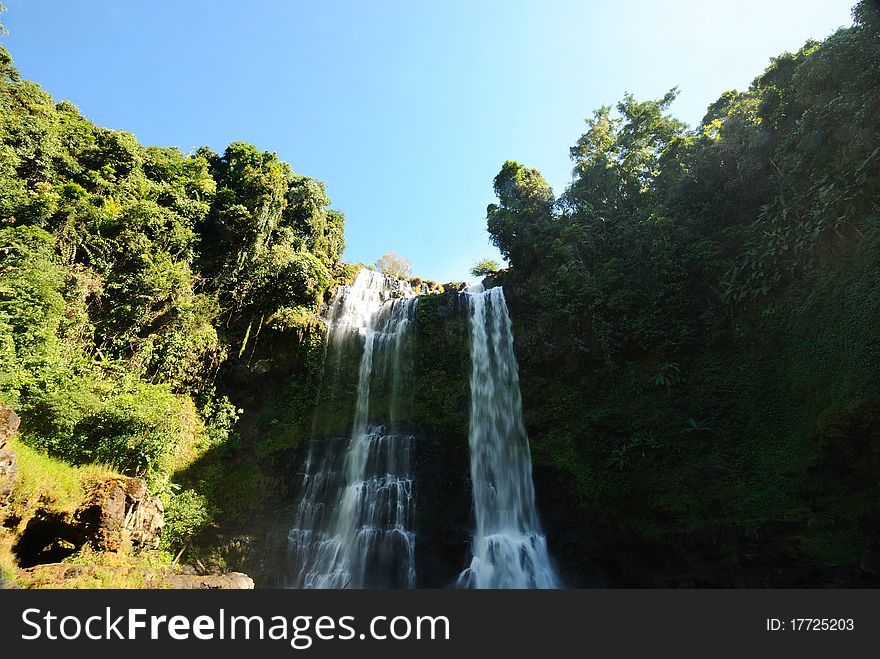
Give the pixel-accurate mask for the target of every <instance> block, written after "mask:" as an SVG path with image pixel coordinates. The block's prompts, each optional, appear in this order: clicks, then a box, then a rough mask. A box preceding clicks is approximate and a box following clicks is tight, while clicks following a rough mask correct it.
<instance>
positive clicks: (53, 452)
mask: <svg viewBox="0 0 880 659" xmlns="http://www.w3.org/2000/svg"><path fill="white" fill-rule="evenodd" d="M329 203H330V202H329V200H328V198H327V196H326V194H325V192H324V185H323V184H322V183H321V182H319V181H316V180H314V179H311V178H308V177H306V176H301V175H299V174H296V173H294V171H293V170H292V169H291V168H290V167H289V166H288V165H287V164H286V163H284V162H281V161H279V159H278V158H277V156H276V155H275V154H272V153H268V152H265V153H261V152H260V151H259V150H258V149H256V148H255V147H254V146H251V145H249V144H244V143H241V142H236V143H233V144H231V145H229V147H227V148H226V150H225V151H224V152H223V153H222V154H217V153H214V152H213V151H211V149H208V148H201V149H198V150H196V151H194V152H192V153H187V154H185V153H182V152H180V151H179V150H178V149H176V148H161V147H153V146H151V147H144V146H142V145H141V144H139V143H138V141H137V140H136V139H135V137H134V136H133V135H131V134H129V133H125V132H122V131H117V130H110V129H106V128H101V127H99V126H96V125H95V124H93V123H92V122H90V121H89V120H88V119H86V118H84V117H83V116H82V115H81V114H80V112H79V111H78V110H77V108H76V107H75V106H74V105H73V104H71V103H69V102H67V101H62V102H60V103H56V102H55V101H54V100H53V99H52V98H51V97H50V96H49V95H48V94H47V93H45V92H44V91H43V90H41V89H40V87H39V86H38V85H36V84H34V83H32V82H29V81H26V80H21V79H20V78H19V75H18V73H17V71H16V69H15V68H14V67H13V64H12V60H11V58H10V55H9V54H8V53H7V51H6V50H4V49H2V48H0V364H2V367H0V402H3V403H6V404H7V405H8V406H10V407H12V408H13V409H14V410H15V411H16V412H17V413H18V415H19V416H20V417H21V418H22V433H21V437H20V442H22V443H23V444H25V445H27V446H29V447H32V448H34V449H37V450H38V451H42V452H46V453H48V454H49V455H50V456H54V457H56V458H60V459H62V460H64V461H66V462H67V463H71V464H86V463H101V464H104V465H107V466H108V467H110V468H111V469H113V470H115V471H118V472H122V473H124V474H127V475H132V476H140V477H143V478H145V479H146V480H147V482H148V483H149V485H150V487H151V489H152V490H153V491H154V492H156V493H160V494H161V495H162V496H163V498H164V499H165V502H166V506H167V508H168V515H169V519H170V520H171V522H170V524H169V526H168V532H167V533H166V534H165V544H166V546H167V548H168V549H175V550H176V549H178V548H179V547H181V546H182V545H183V544H184V543H185V541H186V540H188V538H189V536H190V535H191V533H192V532H194V531H196V530H198V528H199V527H201V526H203V525H204V524H206V523H207V522H209V521H210V519H212V518H214V517H218V516H222V515H223V514H225V513H228V512H229V511H228V510H224V508H225V507H228V506H227V505H226V504H227V503H229V504H230V505H234V506H240V507H243V508H244V509H247V500H245V501H244V502H242V497H241V496H240V493H235V492H234V491H233V490H234V488H233V487H232V486H229V485H228V484H229V483H234V482H236V480H237V477H236V474H240V473H244V474H247V475H248V476H249V477H250V479H248V478H243V479H242V480H243V481H244V482H243V483H241V485H242V487H243V488H244V490H245V491H247V492H248V495H247V496H249V497H251V499H250V500H260V499H261V497H263V496H264V494H265V493H264V492H262V491H261V489H260V487H259V479H258V478H255V472H256V475H258V473H259V471H258V469H256V468H255V467H254V462H253V458H252V457H251V456H248V455H247V454H243V453H242V451H241V450H240V447H239V440H238V434H237V433H236V431H235V429H234V425H235V422H236V419H237V418H238V416H239V414H240V411H241V410H240V409H237V408H236V407H235V406H234V405H233V404H232V403H230V400H229V397H228V396H227V394H228V393H229V392H228V391H225V390H224V391H221V390H219V389H218V380H217V378H218V373H219V374H220V375H221V379H222V374H223V373H224V372H228V371H234V369H235V368H236V364H240V363H241V364H247V363H249V362H250V361H251V360H252V359H254V354H255V353H254V351H255V349H258V346H259V345H260V344H262V343H266V342H269V341H271V340H272V338H273V337H275V336H278V335H283V336H285V337H286V338H285V343H286V344H288V345H289V350H291V351H292V352H293V354H295V355H301V354H305V353H307V352H308V350H306V351H300V352H299V353H298V352H297V346H301V345H302V346H306V347H307V348H308V347H309V346H314V345H315V344H317V345H320V330H319V328H320V326H319V325H316V323H315V321H314V317H315V314H316V312H317V310H318V307H319V305H320V304H321V302H322V301H323V299H324V295H325V293H326V292H327V290H328V288H329V287H331V286H332V285H333V284H334V282H335V280H336V278H337V277H339V276H340V274H345V273H347V270H346V268H344V267H343V266H342V264H341V263H340V260H339V259H340V254H341V252H342V249H343V246H344V238H343V223H344V218H343V216H342V214H341V213H340V212H339V211H336V210H333V209H331V208H329ZM346 276H347V275H346ZM301 370H302V369H301ZM305 372H306V373H307V369H305ZM220 389H222V385H221V386H220ZM306 405H308V404H307V403H306ZM303 414H304V415H305V416H304V418H305V421H304V423H307V422H308V417H309V414H310V410H309V409H308V407H306V409H305V411H303ZM294 434H295V433H294ZM220 455H222V456H223V457H225V458H227V459H226V460H220V459H219V458H216V459H214V462H216V463H217V464H216V465H215V467H216V468H215V469H214V471H210V470H205V469H203V470H202V471H200V472H199V478H200V479H202V480H201V482H200V483H199V484H195V483H189V484H188V487H189V489H183V490H181V485H180V484H179V483H175V474H179V473H182V471H183V470H185V469H187V468H188V467H190V466H191V465H192V464H193V463H195V462H197V461H199V460H201V461H202V462H204V461H205V460H206V459H209V458H210V456H220ZM242 455H244V457H240V456H242ZM235 456H239V457H238V458H235V459H234V460H233V458H234V457H235ZM205 479H207V480H205ZM178 480H179V479H178ZM220 482H226V483H227V487H225V488H224V490H223V492H226V494H223V493H218V491H217V489H218V488H216V487H214V485H215V484H217V483H220ZM218 497H219V499H218ZM224 497H225V500H220V499H223V498H224ZM175 520H176V525H175Z"/></svg>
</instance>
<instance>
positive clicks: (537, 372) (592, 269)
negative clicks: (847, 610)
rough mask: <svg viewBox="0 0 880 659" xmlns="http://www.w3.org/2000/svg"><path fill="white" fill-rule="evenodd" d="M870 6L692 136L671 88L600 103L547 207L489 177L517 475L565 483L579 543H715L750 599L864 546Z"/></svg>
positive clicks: (516, 182)
mask: <svg viewBox="0 0 880 659" xmlns="http://www.w3.org/2000/svg"><path fill="white" fill-rule="evenodd" d="M875 7H876V3H871V2H868V1H864V2H860V3H859V4H858V5H857V6H856V8H855V9H854V16H855V25H854V26H853V27H852V28H849V29H843V30H839V31H838V32H836V33H834V34H833V35H831V36H830V37H829V38H828V39H826V40H825V41H824V42H822V43H816V42H808V43H807V44H806V45H805V46H804V47H803V48H802V49H801V50H799V51H797V52H795V53H784V54H783V55H781V56H779V57H777V58H775V59H774V60H772V62H771V64H770V66H769V67H768V68H767V70H766V71H765V72H764V73H763V74H761V75H760V76H758V77H757V78H756V79H755V81H754V82H753V83H752V85H751V86H750V88H749V89H748V90H746V91H743V92H736V91H730V92H726V93H724V94H723V95H722V96H721V97H720V98H719V99H718V100H717V101H716V102H715V103H713V104H712V105H711V106H710V107H709V108H708V110H707V113H706V116H705V118H704V119H703V121H702V122H701V124H700V125H699V126H697V127H696V128H695V129H693V130H689V129H688V128H687V127H686V126H685V125H684V124H682V123H681V122H679V121H677V120H676V119H675V118H674V117H672V116H670V114H669V107H670V103H671V102H672V101H673V100H674V98H675V93H676V91H675V90H674V89H673V90H672V91H670V92H669V93H668V94H666V95H665V96H664V97H663V98H661V99H656V100H649V101H637V100H636V99H634V98H633V97H632V96H630V95H627V96H625V97H624V99H623V100H622V101H621V102H620V103H618V104H617V106H616V108H615V110H612V109H611V108H610V107H603V108H600V109H599V110H597V111H596V112H595V113H594V114H593V115H592V117H591V118H589V119H588V120H587V130H586V132H585V133H584V135H583V136H582V137H581V138H580V139H579V140H578V141H577V143H576V144H575V145H574V146H573V147H572V148H571V151H570V155H571V157H572V159H573V161H574V165H575V167H574V173H573V179H572V181H571V184H570V185H569V186H568V188H567V189H566V190H565V192H564V193H563V194H562V196H561V198H560V199H559V200H558V201H557V202H555V203H554V202H553V200H552V198H551V197H550V195H549V188H548V187H547V186H546V185H545V184H543V183H542V181H543V179H542V178H541V176H540V173H538V172H537V171H535V170H530V169H527V168H525V167H523V166H522V165H519V164H517V163H512V162H506V163H505V164H504V165H503V167H502V169H501V171H500V173H499V174H498V177H496V179H495V191H496V194H497V196H498V199H499V203H498V204H493V205H492V206H490V207H489V209H488V213H487V223H488V228H489V232H490V235H491V238H492V240H493V242H494V243H495V244H496V245H497V246H498V247H499V249H500V250H501V251H502V254H504V255H505V256H509V258H510V263H511V266H512V267H511V268H510V269H508V270H506V271H502V272H499V273H498V275H496V279H497V281H499V283H502V284H503V285H504V286H505V292H506V297H507V299H508V303H509V305H510V307H511V314H512V317H513V318H514V320H515V323H516V325H515V328H514V333H515V335H516V337H517V350H518V355H519V359H520V369H521V370H520V374H521V383H522V388H523V399H524V409H525V412H526V417H527V418H526V421H527V425H528V427H529V432H530V437H531V440H532V447H533V454H534V456H535V462H536V464H537V465H539V466H540V465H550V466H552V467H554V468H556V469H558V470H560V471H561V472H562V473H564V474H566V475H567V476H568V477H569V478H570V479H571V481H572V482H573V483H575V484H576V488H575V491H576V492H577V493H578V495H579V497H580V506H581V508H580V509H579V510H580V511H581V512H580V513H579V514H583V515H585V516H586V517H587V518H589V519H590V520H591V526H592V529H593V531H595V532H599V533H600V534H601V533H605V534H607V535H608V536H609V537H613V536H614V534H617V533H623V538H624V541H625V542H632V539H633V538H635V537H638V538H642V539H643V542H644V543H645V544H646V545H649V546H650V547H652V548H653V550H657V548H663V549H660V550H659V551H666V550H668V551H669V552H670V553H671V554H674V553H676V552H678V551H679V549H680V547H681V543H682V538H683V537H708V538H712V540H711V541H708V542H709V544H711V546H712V547H714V549H712V550H711V551H714V552H720V553H723V554H724V559H723V560H724V561H726V564H727V565H729V566H731V567H737V566H741V565H745V564H747V563H748V564H749V565H756V561H764V563H763V564H762V565H763V567H764V568H767V567H768V566H771V567H772V568H773V570H778V572H773V571H772V570H767V569H765V570H764V571H763V572H762V574H763V575H766V578H767V579H768V580H769V581H768V583H775V582H776V580H777V579H783V580H784V579H785V577H784V575H783V574H782V571H783V570H784V569H785V566H784V565H779V564H778V563H774V561H775V560H776V558H775V557H778V556H788V557H789V561H790V562H791V561H793V562H795V563H797V564H798V565H801V566H810V569H817V570H820V569H829V566H834V565H843V564H845V565H855V564H856V563H857V562H858V558H859V555H860V552H862V551H864V550H865V549H866V548H867V547H869V546H871V544H872V543H875V542H876V541H877V540H878V536H877V534H876V530H875V529H874V530H872V529H871V528H869V525H868V524H867V523H866V522H865V521H864V520H865V519H868V518H869V517H870V516H871V515H873V514H876V510H877V506H876V501H877V497H878V491H877V483H878V482H880V480H878V479H880V473H878V465H880V460H878V458H877V455H878V451H880V436H878V433H877V427H878V426H877V425H876V419H877V413H878V412H877V410H878V409H880V407H878V405H880V403H878V401H880V385H878V379H877V377H876V374H877V373H878V372H880V351H878V348H877V346H878V345H880V325H878V323H877V318H878V317H880V316H878V313H880V310H878V309H877V300H878V297H877V295H876V290H878V285H880V281H878V279H877V277H878V265H877V264H878V263H880V242H878V231H877V227H878V220H880V208H878V206H877V202H876V193H875V191H876V190H877V189H878V187H880V149H878V147H877V145H878V144H880V92H878V90H880V84H878V81H880V32H878V29H880V22H878V20H877V12H876V9H875ZM868 291H875V294H873V295H871V294H869V293H868ZM872 374H873V375H872ZM621 526H623V527H624V530H623V531H622V532H621ZM600 527H601V528H602V529H603V530H602V531H598V529H599V528H600ZM780 529H784V530H780ZM756 537H760V538H762V540H761V541H760V543H761V544H760V546H758V547H757V548H756V543H757V541H756V540H755V538H756ZM707 546H708V545H707ZM706 551H707V552H708V551H709V549H706ZM689 560H691V562H692V564H691V565H688V566H686V567H684V568H682V569H685V570H687V569H691V570H694V572H699V570H700V569H703V570H704V571H705V573H710V572H711V573H712V574H714V575H715V577H713V578H717V579H720V580H722V582H723V579H726V578H729V577H725V576H723V575H721V573H720V572H719V571H718V570H719V568H718V565H717V564H713V563H712V562H711V561H708V560H706V559H704V557H703V556H696V557H694V556H691V557H689ZM701 561H705V562H703V563H701ZM749 561H751V562H750V563H749ZM697 565H699V566H700V567H697ZM716 583H717V582H716Z"/></svg>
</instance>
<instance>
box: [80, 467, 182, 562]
mask: <svg viewBox="0 0 880 659" xmlns="http://www.w3.org/2000/svg"><path fill="white" fill-rule="evenodd" d="M164 516H165V508H164V506H163V505H162V501H161V500H160V499H159V498H158V497H151V496H149V494H148V492H147V484H146V483H145V482H144V481H143V480H141V479H140V478H111V479H109V480H107V481H104V482H102V483H99V484H98V485H96V486H95V487H94V488H93V489H92V490H91V492H89V494H88V496H87V498H86V501H85V502H84V503H83V504H82V506H80V508H79V509H78V510H77V511H76V513H75V514H74V519H75V520H76V525H77V526H78V527H79V528H80V529H81V532H82V534H83V536H84V537H85V538H86V539H87V540H88V541H89V542H91V544H92V545H93V546H94V547H95V549H98V550H100V551H126V550H127V549H128V548H130V547H138V548H146V549H157V548H158V547H159V535H160V533H161V531H162V525H163V522H164Z"/></svg>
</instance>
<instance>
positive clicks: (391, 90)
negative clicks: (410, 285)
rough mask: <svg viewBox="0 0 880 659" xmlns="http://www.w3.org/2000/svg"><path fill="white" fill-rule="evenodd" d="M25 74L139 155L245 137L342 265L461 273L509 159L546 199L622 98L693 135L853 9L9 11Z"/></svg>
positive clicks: (715, 5)
mask: <svg viewBox="0 0 880 659" xmlns="http://www.w3.org/2000/svg"><path fill="white" fill-rule="evenodd" d="M3 3H4V4H5V5H6V6H7V8H8V10H9V11H8V13H7V14H6V15H5V16H4V17H3V18H2V20H3V22H4V23H5V24H6V26H7V28H8V29H9V31H10V35H9V36H8V37H5V38H4V39H3V43H4V44H5V45H6V47H7V48H8V49H9V50H10V52H11V53H12V56H13V58H14V59H15V63H16V65H17V66H18V67H19V69H20V70H21V72H22V75H23V77H25V78H28V79H31V80H34V81H36V82H38V83H40V84H41V85H42V86H43V88H44V89H46V90H47V91H48V92H50V93H51V94H52V95H54V96H55V97H56V99H58V100H61V99H68V100H70V101H72V102H73V103H75V104H76V105H77V106H78V107H79V108H80V109H81V110H82V112H83V113H84V114H85V115H87V116H88V117H90V118H91V119H92V120H93V121H95V122H96V123H98V124H100V125H103V126H108V127H111V128H118V129H123V130H127V131H130V132H132V133H134V134H135V135H137V137H138V138H139V139H140V140H141V141H142V142H143V143H146V144H160V145H175V146H178V147H180V148H181V149H182V150H184V151H188V150H190V149H191V148H193V147H196V146H200V145H203V144H206V145H208V146H210V147H212V148H213V149H215V150H216V151H222V150H223V148H224V147H225V146H226V144H228V143H229V142H232V141H235V140H245V141H247V142H252V143H254V144H256V145H257V146H258V147H259V148H260V149H263V150H269V151H275V152H277V153H278V155H279V156H280V157H281V158H282V159H283V160H286V161H287V162H289V163H290V164H291V166H292V167H293V168H294V170H296V171H297V172H299V173H302V174H307V175H309V176H314V177H316V178H319V179H321V180H323V181H325V182H326V183H327V190H328V194H329V196H330V198H331V199H332V200H333V205H334V206H335V207H337V208H339V209H341V210H342V211H344V212H345V214H346V218H347V220H346V239H347V243H348V248H347V250H346V253H345V257H346V259H347V260H349V261H363V262H367V263H370V262H373V261H375V260H376V259H377V258H378V257H379V256H381V255H382V254H383V253H384V252H387V251H395V252H397V253H398V254H401V255H404V256H407V257H409V258H410V259H411V261H412V263H413V270H414V274H416V275H419V276H422V277H426V278H431V279H436V280H439V281H441V282H446V281H453V280H464V279H468V278H469V275H468V270H469V268H470V266H471V265H472V264H473V263H474V262H475V261H477V260H478V259H479V258H481V257H489V256H497V252H496V251H495V250H494V248H493V247H491V245H490V244H489V241H488V235H487V234H486V230H485V224H486V223H485V215H486V205H487V204H488V203H490V202H492V201H493V200H494V195H493V193H492V179H493V178H494V177H495V174H497V173H498V170H499V169H500V167H501V165H502V163H503V162H504V161H505V160H507V159H513V160H518V161H520V162H522V163H524V164H526V165H528V166H530V167H537V168H538V169H540V170H541V171H542V172H543V173H544V175H545V177H546V178H547V180H548V181H550V183H551V184H552V185H553V187H554V189H555V190H556V192H557V193H558V192H560V191H561V190H562V189H563V188H564V186H565V184H566V183H567V182H568V181H569V179H570V171H571V162H570V161H569V159H568V148H569V147H570V146H571V145H572V144H574V142H575V141H576V140H577V138H578V137H579V136H580V134H581V133H582V132H583V120H584V118H586V117H587V116H588V115H590V113H591V112H592V110H593V109H594V108H596V107H598V106H600V105H602V104H613V103H615V102H616V101H617V100H618V99H619V98H620V97H621V96H622V95H623V93H624V92H626V91H629V92H632V93H633V94H635V96H636V97H637V98H640V99H644V98H651V97H658V96H660V95H662V94H663V93H664V92H665V91H666V90H667V89H669V88H670V87H673V86H674V85H678V86H680V88H681V95H680V97H679V100H678V101H676V103H675V105H674V106H673V113H674V114H676V115H677V116H678V117H679V118H680V119H683V120H685V121H687V122H688V123H690V124H692V125H693V124H694V123H696V122H698V121H699V120H700V118H701V117H702V116H703V113H704V111H705V108H706V106H707V105H708V104H709V103H710V102H711V101H713V100H714V99H716V98H717V97H718V96H719V95H720V94H721V93H722V92H723V91H725V90H727V89H731V88H739V89H742V88H745V87H746V86H747V85H748V84H749V82H751V80H752V79H753V78H754V77H755V76H756V75H758V74H759V73H760V72H761V71H763V70H764V68H765V67H766V66H767V64H768V61H769V59H770V58H771V57H772V56H774V55H777V54H779V53H781V52H783V51H785V50H795V49H797V48H799V47H800V46H801V45H803V43H804V41H805V40H806V39H808V38H815V39H821V38H824V37H825V36H827V35H828V34H830V33H831V32H833V31H834V30H835V29H836V28H838V27H840V26H844V25H849V24H850V23H851V18H850V7H851V5H852V4H854V3H855V0H744V1H740V2H737V1H735V0H726V1H723V2H722V1H718V2H714V1H711V2H706V1H698V0H666V1H665V2H657V1H648V0H643V1H637V0H616V1H614V2H608V1H607V0H601V1H600V0H595V1H591V0H580V1H577V0H534V1H530V2H522V1H516V0H504V1H491V2H490V1H480V0H463V1H462V0H443V1H442V2H438V1H436V0H431V1H427V0H425V1H421V0H411V1H403V0H400V1H398V2H390V1H387V0H364V1H358V2H356V1H354V0H349V1H347V2H341V1H337V2H331V1H320V2H318V1H317V0H312V1H310V2H302V1H293V0H289V1H281V0H276V1H270V0H245V1H242V0H236V1H235V2H232V1H228V0H173V1H171V0H149V1H147V0H124V1H123V0H100V1H99V0H72V1H71V0H3Z"/></svg>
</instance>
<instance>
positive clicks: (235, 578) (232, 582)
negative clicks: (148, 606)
mask: <svg viewBox="0 0 880 659" xmlns="http://www.w3.org/2000/svg"><path fill="white" fill-rule="evenodd" d="M150 587H151V588H156V587H158V588H179V589H185V590H206V589H207V590H250V589H252V588H253V587H254V580H253V579H251V578H250V577H249V576H248V575H246V574H244V573H242V572H224V573H223V574H205V575H195V574H170V575H166V576H165V577H162V578H161V581H160V584H159V585H156V586H150Z"/></svg>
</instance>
